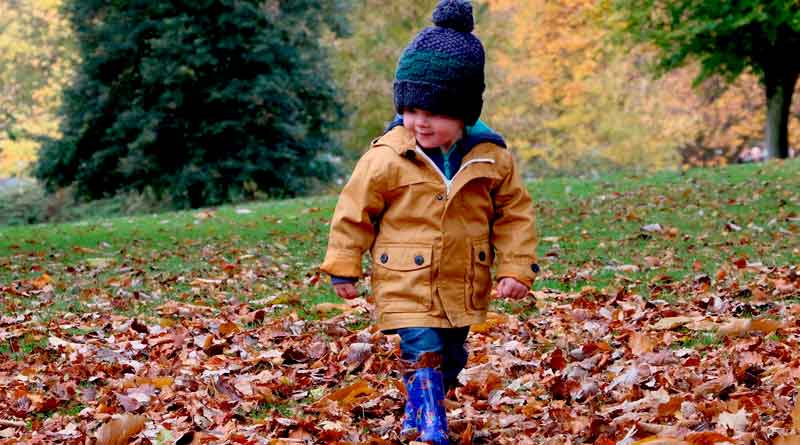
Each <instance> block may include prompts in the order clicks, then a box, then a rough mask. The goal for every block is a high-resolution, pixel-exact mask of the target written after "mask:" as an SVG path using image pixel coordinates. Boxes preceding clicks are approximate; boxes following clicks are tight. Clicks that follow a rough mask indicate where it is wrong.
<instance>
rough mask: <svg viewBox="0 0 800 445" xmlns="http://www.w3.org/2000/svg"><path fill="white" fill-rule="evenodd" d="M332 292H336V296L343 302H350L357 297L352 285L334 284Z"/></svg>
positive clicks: (354, 287)
mask: <svg viewBox="0 0 800 445" xmlns="http://www.w3.org/2000/svg"><path fill="white" fill-rule="evenodd" d="M333 290H334V291H336V295H338V296H339V297H340V298H344V299H345V300H352V299H353V298H356V297H358V291H357V290H356V286H355V284H353V283H341V284H334V285H333Z"/></svg>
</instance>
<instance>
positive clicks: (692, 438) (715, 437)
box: [686, 431, 736, 445]
mask: <svg viewBox="0 0 800 445" xmlns="http://www.w3.org/2000/svg"><path fill="white" fill-rule="evenodd" d="M686 441H687V442H689V443H690V444H692V445H715V444H719V443H723V442H730V443H736V441H735V440H733V439H731V438H730V437H728V436H723V435H722V434H720V433H715V432H713V431H703V432H702V433H692V434H689V435H688V436H686Z"/></svg>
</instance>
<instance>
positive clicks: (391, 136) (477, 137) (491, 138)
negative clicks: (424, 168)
mask: <svg viewBox="0 0 800 445" xmlns="http://www.w3.org/2000/svg"><path fill="white" fill-rule="evenodd" d="M397 127H400V128H403V129H404V130H405V128H404V127H403V116H401V115H399V114H397V115H395V117H394V120H392V122H390V123H389V125H388V126H387V127H386V131H385V132H384V136H383V137H381V138H379V139H376V140H375V141H374V142H375V143H377V142H378V141H380V142H381V143H385V144H386V145H389V146H391V147H392V148H394V149H395V151H397V152H398V153H400V154H405V153H406V152H407V151H408V150H412V151H413V150H414V149H415V148H416V146H417V141H416V140H415V139H414V135H413V134H411V132H410V131H408V130H405V131H402V132H399V131H392V130H394V129H395V128H397ZM465 130H466V131H465V133H466V135H465V136H464V137H463V138H461V140H460V141H458V144H459V147H460V148H461V150H462V152H463V153H464V155H466V154H467V153H469V152H470V150H472V149H473V148H474V147H475V146H476V145H478V144H482V143H484V142H489V143H492V144H495V145H498V146H500V147H503V148H508V146H507V145H506V141H505V140H504V139H503V137H502V136H500V135H499V134H497V133H496V132H495V131H494V130H492V129H491V128H490V127H489V126H488V125H486V124H485V123H484V122H483V121H482V120H478V121H477V122H476V123H475V125H472V126H468V127H467V128H466V129H465ZM401 133H402V134H401ZM395 144H396V145H395ZM381 145H383V144H381Z"/></svg>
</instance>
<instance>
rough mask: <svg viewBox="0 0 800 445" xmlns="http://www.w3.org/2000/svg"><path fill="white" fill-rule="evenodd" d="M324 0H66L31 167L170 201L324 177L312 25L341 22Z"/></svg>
mask: <svg viewBox="0 0 800 445" xmlns="http://www.w3.org/2000/svg"><path fill="white" fill-rule="evenodd" d="M335 1H336V0H330V1H318V0H291V1H288V0H286V1H267V2H264V1H244V0H204V1H192V2H155V1H143V0H139V1H136V0H130V1H119V2H110V3H109V2H106V1H104V0H70V1H69V2H68V3H67V4H66V8H65V11H66V14H67V17H68V18H69V20H70V21H71V24H72V27H73V29H74V30H75V32H76V37H77V41H78V44H79V49H80V55H81V58H82V63H81V64H80V66H79V68H78V70H77V73H76V77H75V79H74V81H73V83H72V84H71V85H70V86H69V88H67V89H66V90H65V96H64V97H65V102H64V108H63V112H62V113H63V116H64V119H63V122H62V132H63V136H62V137H61V138H58V139H53V140H52V141H50V142H48V143H45V144H44V145H43V147H42V150H41V153H40V156H39V160H38V163H37V165H36V169H35V175H36V176H37V177H38V178H39V179H40V180H42V181H43V182H44V183H45V184H46V185H47V186H48V188H50V189H56V188H59V187H65V186H68V185H73V186H74V187H75V190H76V192H77V194H78V195H80V196H85V197H88V198H101V197H105V196H109V195H113V194H116V193H119V192H125V191H130V190H136V191H144V190H146V189H151V190H153V191H154V192H155V193H156V195H157V196H160V197H168V198H169V199H170V200H171V201H172V202H173V203H174V204H175V205H176V206H178V207H189V206H190V207H198V206H201V205H213V204H219V203H223V202H227V201H232V200H240V199H242V198H245V197H247V195H248V193H252V192H253V191H256V190H258V191H261V192H264V193H266V194H268V195H294V194H297V193H302V192H304V191H305V190H306V188H307V187H308V183H309V180H310V179H314V180H321V181H325V180H327V179H328V178H330V176H331V173H332V168H331V165H330V155H331V154H336V146H335V144H334V141H333V138H332V137H331V135H332V131H333V130H334V129H335V128H336V127H337V125H339V124H340V122H341V121H342V112H341V108H342V104H341V102H340V101H339V94H338V92H337V90H336V88H335V86H334V84H333V81H332V78H331V76H330V74H329V72H330V70H329V69H328V68H327V48H325V47H323V46H322V45H321V44H320V41H319V39H320V35H321V33H322V30H323V29H332V30H334V31H335V32H341V31H342V30H343V29H342V21H341V19H342V18H343V17H345V15H346V11H339V10H337V9H336V6H337V3H335Z"/></svg>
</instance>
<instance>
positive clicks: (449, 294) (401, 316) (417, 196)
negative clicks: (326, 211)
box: [320, 127, 539, 329]
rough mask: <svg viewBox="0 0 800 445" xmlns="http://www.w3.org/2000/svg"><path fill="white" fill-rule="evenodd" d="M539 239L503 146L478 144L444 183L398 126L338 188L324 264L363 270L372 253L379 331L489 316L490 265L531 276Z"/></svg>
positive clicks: (343, 270)
mask: <svg viewBox="0 0 800 445" xmlns="http://www.w3.org/2000/svg"><path fill="white" fill-rule="evenodd" d="M409 150H411V151H412V152H415V153H417V155H416V156H408V155H407V152H408V151H409ZM536 241H537V240H536V231H535V225H534V209H533V204H532V201H531V198H530V196H529V194H528V191H527V190H526V189H525V187H524V184H523V182H522V179H521V177H520V174H519V171H518V170H517V168H516V165H515V163H514V160H513V158H512V156H511V153H509V152H508V150H506V149H504V148H503V147H500V146H498V145H495V144H493V143H490V142H486V143H480V144H478V145H476V146H475V147H473V148H472V150H470V151H469V152H468V153H467V154H466V156H465V157H464V159H463V161H462V163H461V169H460V170H459V171H458V172H457V173H456V174H455V175H454V176H453V178H452V180H451V181H446V180H445V178H444V176H443V175H442V174H441V172H440V171H439V170H438V168H437V167H436V166H435V164H434V163H433V162H432V161H431V160H430V159H428V158H427V156H426V155H425V154H424V152H422V150H419V149H417V148H416V142H415V140H414V135H413V133H411V132H410V131H409V130H407V129H405V128H404V127H395V128H394V129H392V130H391V131H389V132H388V133H386V134H385V135H384V136H383V137H381V138H379V139H376V140H375V141H374V142H373V143H372V147H371V148H370V149H369V150H368V151H367V152H366V153H365V154H364V155H363V156H362V157H361V159H360V160H359V161H358V164H357V165H356V167H355V169H354V170H353V173H352V175H351V177H350V180H349V181H348V182H347V184H346V185H345V187H344V189H343V190H342V193H341V195H340V196H339V201H338V203H337V205H336V210H335V211H334V215H333V219H332V221H331V228H330V237H329V240H328V249H327V252H326V254H325V260H324V262H323V264H322V266H321V267H320V269H321V270H322V271H323V272H326V273H328V274H331V275H335V276H341V277H361V275H362V270H361V258H362V255H363V254H364V252H365V251H367V250H369V251H370V253H371V258H372V259H373V263H372V277H371V284H372V291H373V294H374V295H375V301H376V306H377V314H376V317H377V324H378V328H379V329H396V328H403V327H460V326H467V325H471V324H475V323H480V322H482V321H484V320H485V319H486V310H487V308H488V305H489V300H490V292H491V289H492V273H491V268H492V264H494V265H495V266H496V276H497V278H502V277H513V278H516V279H517V280H519V281H521V282H522V283H525V284H526V285H528V286H530V285H531V284H532V283H533V280H534V279H535V277H536V273H537V272H538V270H539V267H538V266H536ZM534 266H535V267H534Z"/></svg>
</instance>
